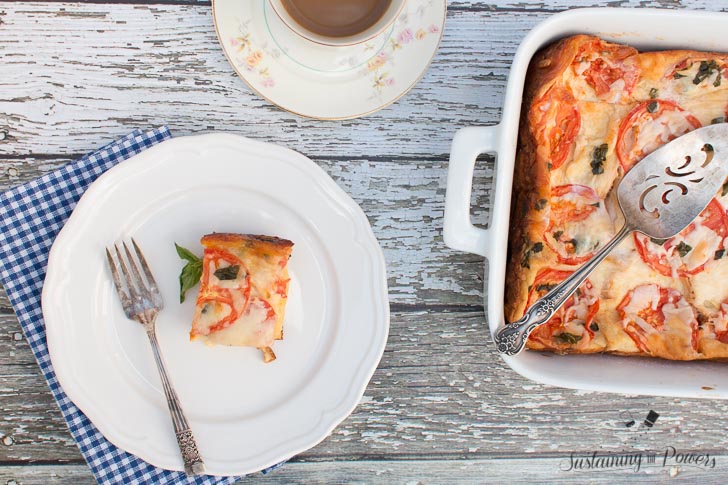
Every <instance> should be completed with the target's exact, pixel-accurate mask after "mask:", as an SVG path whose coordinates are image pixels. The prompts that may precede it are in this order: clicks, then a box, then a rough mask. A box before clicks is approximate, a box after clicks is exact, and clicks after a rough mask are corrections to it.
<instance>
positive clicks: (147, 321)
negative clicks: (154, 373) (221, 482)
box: [106, 239, 205, 475]
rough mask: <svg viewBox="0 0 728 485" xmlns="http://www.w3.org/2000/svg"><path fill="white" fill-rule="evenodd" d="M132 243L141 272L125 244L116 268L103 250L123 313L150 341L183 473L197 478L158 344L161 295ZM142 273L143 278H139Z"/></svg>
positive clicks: (199, 465)
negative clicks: (134, 322) (157, 331)
mask: <svg viewBox="0 0 728 485" xmlns="http://www.w3.org/2000/svg"><path fill="white" fill-rule="evenodd" d="M131 243H132V246H133V247H134V252H135V253H136V256H137V259H138V260H139V265H140V266H141V271H140V270H139V267H138V266H137V263H136V261H135V260H134V256H133V255H132V252H131V251H130V250H129V246H128V245H127V244H126V243H123V244H122V245H123V247H124V251H123V253H122V251H121V250H120V249H119V246H118V245H116V244H115V245H114V250H115V253H116V259H117V260H118V265H117V263H116V262H115V261H114V257H113V256H112V252H111V251H109V249H108V248H106V258H107V260H108V262H109V268H110V269H111V275H112V277H113V278H114V285H115V286H116V291H117V293H118V294H119V299H120V300H121V306H122V307H123V308H124V313H125V314H126V316H127V318H129V319H130V320H136V321H137V322H139V323H141V324H142V325H143V326H144V330H146V332H147V337H149V343H150V344H151V345H152V352H153V353H154V361H155V362H156V363H157V369H158V370H159V376H160V377H161V379H162V387H164V394H165V396H166V397H167V405H168V406H169V413H170V414H171V416H172V424H173V425H174V431H175V433H176V435H177V444H178V445H179V450H180V452H181V453H182V459H183V460H184V463H185V473H187V474H188V475H199V474H202V473H204V472H205V464H204V463H203V462H202V458H200V453H199V451H198V449H197V443H195V438H194V437H193V436H192V430H190V426H189V424H188V423H187V419H186V418H185V415H184V413H183V412H182V406H181V405H180V403H179V398H178V397H177V393H176V392H175V391H174V388H173V387H172V383H171V382H170V380H169V377H168V376H167V369H166V368H165V365H164V360H163V359H162V353H161V351H160V350H159V343H158V342H157V333H156V325H155V323H156V321H157V315H158V314H159V311H160V310H161V309H162V308H164V303H163V302H162V295H161V293H160V292H159V288H158V287H157V283H156V282H155V281H154V276H152V272H151V270H150V269H149V265H148V264H147V261H146V259H144V255H143V254H142V252H141V250H140V249H139V246H138V245H137V243H136V241H134V239H132V240H131ZM124 253H125V254H126V260H125V259H124ZM119 269H121V274H120V273H119ZM142 273H144V276H142ZM122 276H123V277H122Z"/></svg>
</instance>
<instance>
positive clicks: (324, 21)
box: [270, 0, 404, 45]
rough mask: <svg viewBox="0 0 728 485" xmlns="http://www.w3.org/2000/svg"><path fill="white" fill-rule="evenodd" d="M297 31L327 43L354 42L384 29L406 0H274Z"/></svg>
mask: <svg viewBox="0 0 728 485" xmlns="http://www.w3.org/2000/svg"><path fill="white" fill-rule="evenodd" d="M270 4H271V6H272V7H273V10H274V11H275V12H276V13H277V14H278V16H279V17H280V18H281V20H283V22H284V23H285V24H286V25H287V26H288V27H289V28H290V29H291V30H293V31H295V32H296V33H298V34H299V35H301V36H303V37H305V38H307V39H308V40H311V41H314V42H317V43H321V44H326V45H352V44H357V43H360V42H364V41H366V40H369V39H371V38H372V37H374V36H376V35H377V34H379V33H381V32H382V31H384V30H385V29H386V28H387V27H388V26H389V25H391V24H392V22H394V20H395V19H396V18H397V16H398V15H399V12H400V11H401V9H402V6H403V5H404V0H270Z"/></svg>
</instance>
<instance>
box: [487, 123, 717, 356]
mask: <svg viewBox="0 0 728 485" xmlns="http://www.w3.org/2000/svg"><path fill="white" fill-rule="evenodd" d="M726 178H728V124H727V123H723V124H717V125H711V126H706V127H704V128H699V129H697V130H694V131H691V132H690V133H688V134H685V135H682V136H680V137H678V138H676V139H674V140H673V141H671V142H669V143H667V144H665V145H663V146H662V147H660V148H658V149H657V150H655V151H654V152H652V153H651V154H649V155H647V156H646V157H645V158H643V159H642V160H641V161H640V162H638V163H637V164H636V165H635V166H634V167H632V169H631V170H630V171H629V172H627V174H626V175H625V176H624V178H623V179H622V181H621V182H620V183H619V186H618V187H617V200H618V201H619V207H620V208H621V210H622V213H623V215H624V226H622V229H620V230H619V232H618V233H617V234H616V235H615V236H614V237H613V238H612V239H611V240H610V241H609V242H608V243H607V244H605V245H604V246H603V247H602V248H601V249H600V250H599V251H597V252H596V254H594V256H592V257H591V259H589V261H587V262H586V263H584V264H583V265H582V266H581V267H580V268H579V269H577V270H576V271H574V272H573V273H572V274H571V276H569V277H568V278H566V279H565V280H564V281H562V282H561V283H559V284H558V285H557V286H556V287H554V288H553V289H552V290H551V291H549V292H548V293H547V294H546V295H544V296H543V298H540V299H539V300H537V301H536V302H535V303H534V304H533V305H531V307H529V308H528V310H527V311H526V314H525V315H523V317H522V318H521V319H520V320H518V321H516V322H513V323H508V324H506V325H505V326H504V327H503V328H501V329H499V330H498V332H497V333H496V335H495V343H496V345H497V347H498V352H500V353H502V354H505V355H516V354H518V353H519V352H521V350H523V348H524V347H525V345H526V340H527V339H528V336H529V334H530V333H531V332H532V331H533V330H534V329H536V327H538V326H539V325H542V324H544V323H546V322H548V321H549V319H550V318H551V317H552V316H553V314H554V313H555V312H556V310H558V309H559V308H560V307H561V305H563V304H564V303H565V302H566V301H567V300H568V299H569V297H570V296H571V295H572V294H573V293H574V292H575V291H576V289H577V288H578V287H579V286H580V285H581V284H582V283H583V282H584V280H585V279H586V278H587V276H589V274H590V273H591V272H592V271H593V270H594V269H595V268H596V267H597V266H598V265H599V263H601V262H602V260H604V258H606V257H607V255H608V254H609V253H610V252H611V251H612V249H614V247H615V246H617V245H618V244H619V243H620V242H621V241H622V240H623V239H624V238H625V237H627V236H628V235H629V234H631V233H632V232H633V231H639V232H641V233H643V234H645V235H646V236H648V237H651V238H655V239H667V238H670V237H673V236H675V235H676V234H677V233H679V232H680V231H682V230H683V229H685V228H686V227H687V226H688V225H689V224H690V223H691V222H692V221H693V220H694V219H695V218H696V217H698V215H700V213H701V212H702V211H703V210H704V209H705V208H706V207H707V205H708V203H710V201H711V199H712V198H713V197H715V195H716V193H717V192H718V189H719V188H720V187H721V186H722V185H723V184H724V183H725V182H726Z"/></svg>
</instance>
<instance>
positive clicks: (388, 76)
mask: <svg viewBox="0 0 728 485" xmlns="http://www.w3.org/2000/svg"><path fill="white" fill-rule="evenodd" d="M446 7H447V2H446V0H408V1H407V3H406V4H405V6H404V8H403V10H402V13H401V14H400V16H399V17H398V19H397V20H396V21H395V22H394V24H393V25H392V26H391V27H389V28H388V29H386V30H385V31H384V32H382V33H381V34H380V35H378V36H376V37H374V38H373V39H371V40H369V41H367V42H364V43H361V44H357V45H353V46H326V45H322V44H317V43H315V42H312V41H309V40H307V39H304V38H303V37H301V36H300V35H298V34H297V33H295V32H293V31H292V30H291V29H289V28H288V27H287V26H286V25H285V24H284V23H283V21H282V20H281V19H280V18H279V17H278V15H277V14H276V13H275V12H274V11H273V9H272V7H271V6H270V4H269V3H268V0H244V1H240V0H213V2H212V9H213V19H214V21H215V28H216V30H217V37H218V39H219V40H220V45H221V46H222V48H223V51H224V52H225V55H226V56H227V58H228V61H230V64H231V65H232V66H233V68H234V69H235V71H236V72H237V73H238V75H239V76H240V77H241V78H242V79H243V80H244V81H245V82H247V83H248V85H249V86H250V87H251V88H252V89H253V90H254V91H255V92H256V93H258V95H260V96H261V97H263V98H265V99H267V100H268V101H270V102H271V103H274V104H276V105H278V106H279V107H281V108H283V109H285V110H288V111H291V112H293V113H296V114H299V115H301V116H308V117H311V118H319V119H346V118H356V117H358V116H363V115H366V114H369V113H373V112H375V111H377V110H380V109H382V108H384V107H386V106H388V105H390V104H391V103H393V102H395V101H396V100H397V99H399V98H400V97H402V96H403V95H404V94H405V93H406V92H407V91H409V90H410V89H411V88H412V87H413V86H414V85H415V84H416V83H417V81H419V80H420V78H422V76H423V75H424V74H425V71H426V70H427V67H428V66H429V65H430V62H431V61H432V58H433V57H434V55H435V52H437V47H438V46H439V44H440V39H441V37H442V31H443V28H444V26H445V10H446Z"/></svg>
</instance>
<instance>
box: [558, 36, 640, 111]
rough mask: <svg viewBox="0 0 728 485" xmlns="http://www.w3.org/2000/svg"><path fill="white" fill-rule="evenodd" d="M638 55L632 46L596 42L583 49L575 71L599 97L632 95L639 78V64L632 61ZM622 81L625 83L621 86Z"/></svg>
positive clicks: (575, 61)
mask: <svg viewBox="0 0 728 485" xmlns="http://www.w3.org/2000/svg"><path fill="white" fill-rule="evenodd" d="M635 54H637V51H636V50H635V49H634V48H632V47H627V46H621V45H614V44H607V43H606V42H603V41H600V40H595V41H592V42H589V43H587V44H585V45H584V46H583V47H582V48H581V49H580V51H579V54H578V55H577V56H576V58H575V60H574V62H573V64H572V68H573V69H574V72H575V73H576V74H577V75H580V76H581V77H583V78H584V80H585V81H586V83H587V84H588V85H589V86H591V88H592V89H594V92H595V93H596V95H597V96H598V97H600V98H612V97H614V95H616V96H622V95H624V94H629V93H631V92H632V90H633V89H634V87H635V85H636V84H637V80H638V79H639V69H638V67H637V63H636V62H634V59H632V60H631V61H630V60H629V58H630V57H632V56H634V55H635ZM620 80H622V81H623V82H622V83H618V81H620ZM612 91H614V93H613V92H612Z"/></svg>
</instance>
